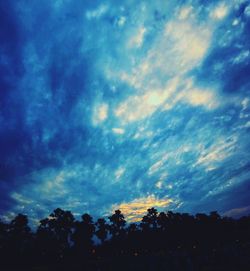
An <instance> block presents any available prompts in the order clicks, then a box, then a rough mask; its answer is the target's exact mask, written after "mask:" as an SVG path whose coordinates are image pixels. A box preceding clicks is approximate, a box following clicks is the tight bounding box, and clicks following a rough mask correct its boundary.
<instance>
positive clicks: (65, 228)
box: [0, 208, 250, 271]
mask: <svg viewBox="0 0 250 271" xmlns="http://www.w3.org/2000/svg"><path fill="white" fill-rule="evenodd" d="M108 221H109V223H108V222H107V221H106V220H105V218H98V219H97V220H96V221H93V218H92V217H91V216H90V215H89V214H83V215H82V216H81V219H80V220H76V219H75V218H74V216H73V214H72V213H71V212H70V211H64V210H62V209H60V208H57V209H55V210H54V211H53V212H52V213H51V214H50V215H49V216H48V217H47V218H44V219H42V220H41V221H40V223H39V225H38V227H37V230H36V231H31V229H30V227H29V224H28V217H27V216H26V215H23V214H18V215H17V216H16V217H15V218H14V219H13V220H11V221H10V222H9V223H6V222H3V221H1V220H0V255H1V259H2V260H1V262H0V268H1V270H75V271H78V270H79V271H80V270H172V271H177V270H178V271H179V270H180V271H185V270H186V271H191V270H192V271H203V270H222V271H223V270H239V271H241V270H242V271H249V270H250V216H246V217H242V218H240V219H233V218H229V217H221V216H220V215H219V214H218V213H217V212H216V211H213V212H211V213H210V214H208V215H207V214H196V215H195V216H193V215H190V214H187V213H174V212H171V211H168V212H160V213H158V211H157V210H156V209H155V208H150V209H148V210H147V214H146V215H145V216H144V217H143V218H142V220H141V221H140V222H136V223H126V220H125V217H124V215H123V214H122V212H121V211H120V210H115V212H114V213H113V214H112V215H111V216H109V217H108ZM98 240H99V241H98Z"/></svg>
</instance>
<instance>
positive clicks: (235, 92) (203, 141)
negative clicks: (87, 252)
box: [0, 0, 250, 221]
mask: <svg viewBox="0 0 250 271" xmlns="http://www.w3.org/2000/svg"><path fill="white" fill-rule="evenodd" d="M0 13H1V16H0V18H1V19H0V40H1V43H0V56H1V57H0V86H1V92H0V147H1V148H0V149H1V151H0V191H1V192H0V193H1V197H0V212H1V215H2V217H3V218H5V219H8V218H11V217H12V216H13V215H15V214H16V213H17V212H23V213H27V214H28V215H29V216H30V217H31V218H32V219H33V221H36V219H38V218H41V217H43V216H45V215H48V213H49V212H50V211H51V210H52V209H53V208H56V207H58V206H59V207H61V208H66V209H70V210H72V211H73V212H74V214H76V215H79V214H81V213H82V212H90V213H92V214H94V215H95V216H101V215H105V214H107V213H109V212H111V211H112V210H113V209H114V208H121V209H124V212H125V213H126V214H127V215H128V216H130V217H131V219H135V217H136V212H137V213H138V215H141V214H142V213H143V209H144V207H145V208H147V207H148V206H149V205H151V204H152V205H155V206H158V208H160V209H163V210H164V209H168V208H170V209H173V210H176V211H188V212H208V211H210V210H213V209H217V210H219V211H220V212H221V213H232V212H230V210H234V209H236V210H248V209H249V208H248V207H247V206H249V205H250V201H249V199H248V196H247V195H248V193H249V178H250V171H249V169H250V158H249V154H248V149H249V147H250V146H249V145H250V140H249V129H250V97H249V84H250V81H249V76H248V75H249V72H250V64H249V63H250V62H249V61H250V49H249V48H250V47H249V44H250V40H249V39H250V38H249V37H250V35H249V29H250V27H249V26H250V3H249V1H241V0H234V1H230V3H229V1H198V0H197V1H194V0H193V1H160V0H159V1H153V2H150V3H148V2H146V1H145V2H144V1H139V2H138V1H121V2H119V3H118V2H117V1H95V2H94V1H80V0H79V1H69V0H65V1H62V0H56V1H42V2H41V3H40V2H39V3H37V1H25V0H19V1H15V2H10V1H5V2H1V3H0ZM130 210H131V213H132V214H133V215H130Z"/></svg>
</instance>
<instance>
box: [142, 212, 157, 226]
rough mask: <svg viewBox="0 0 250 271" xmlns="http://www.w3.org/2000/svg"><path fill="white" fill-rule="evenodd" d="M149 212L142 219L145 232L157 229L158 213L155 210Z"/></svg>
mask: <svg viewBox="0 0 250 271" xmlns="http://www.w3.org/2000/svg"><path fill="white" fill-rule="evenodd" d="M147 211H148V212H147V214H146V215H145V216H144V217H143V218H142V223H141V227H142V228H143V229H145V230H147V229H156V228H157V215H158V212H157V210H156V209H155V208H150V209H148V210H147Z"/></svg>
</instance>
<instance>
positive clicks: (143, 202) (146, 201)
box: [112, 195, 173, 222]
mask: <svg viewBox="0 0 250 271" xmlns="http://www.w3.org/2000/svg"><path fill="white" fill-rule="evenodd" d="M172 202H173V201H172V200H171V199H164V198H163V199H158V198H156V197H155V196H154V195H149V196H147V197H142V198H137V199H134V200H133V201H131V202H125V203H121V204H118V205H113V206H112V211H114V210H117V209H119V210H121V212H122V213H123V214H124V216H125V218H126V219H127V220H128V221H129V222H136V221H140V220H141V218H142V217H143V216H144V215H145V214H146V213H147V209H149V208H152V207H155V208H159V209H163V208H166V207H167V206H169V204H170V203H172Z"/></svg>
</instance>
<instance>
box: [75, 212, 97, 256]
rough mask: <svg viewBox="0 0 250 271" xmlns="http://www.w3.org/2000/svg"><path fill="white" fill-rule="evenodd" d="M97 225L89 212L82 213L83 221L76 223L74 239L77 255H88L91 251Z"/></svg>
mask: <svg viewBox="0 0 250 271" xmlns="http://www.w3.org/2000/svg"><path fill="white" fill-rule="evenodd" d="M94 232H95V226H94V223H93V219H92V217H91V216H90V215H89V214H84V215H82V221H80V222H79V221H76V222H75V223H74V233H73V235H72V240H73V242H74V249H75V252H76V254H77V256H81V254H82V255H87V254H89V253H90V251H91V248H92V245H93V241H92V238H93V234H94Z"/></svg>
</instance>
